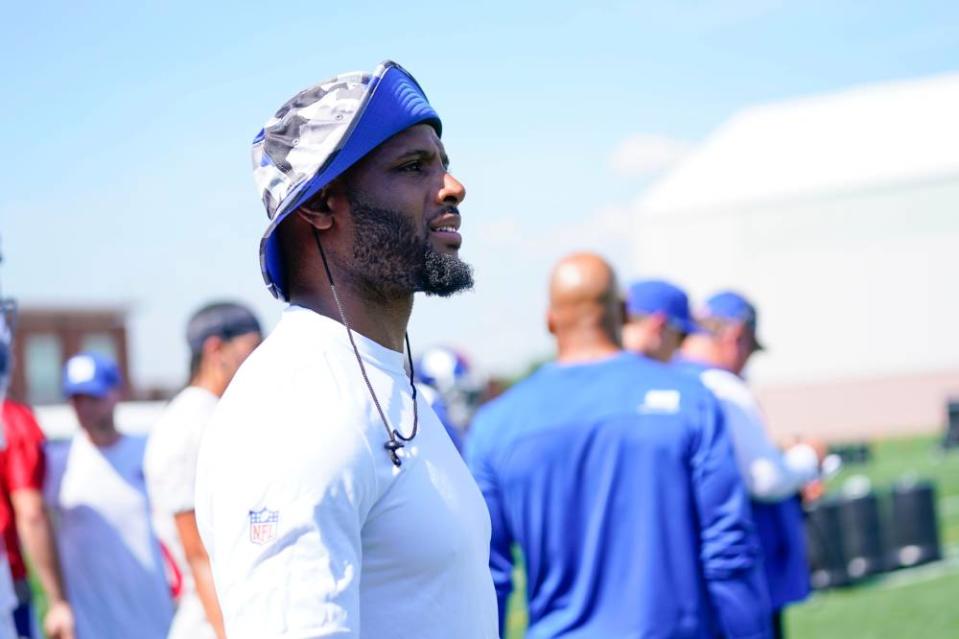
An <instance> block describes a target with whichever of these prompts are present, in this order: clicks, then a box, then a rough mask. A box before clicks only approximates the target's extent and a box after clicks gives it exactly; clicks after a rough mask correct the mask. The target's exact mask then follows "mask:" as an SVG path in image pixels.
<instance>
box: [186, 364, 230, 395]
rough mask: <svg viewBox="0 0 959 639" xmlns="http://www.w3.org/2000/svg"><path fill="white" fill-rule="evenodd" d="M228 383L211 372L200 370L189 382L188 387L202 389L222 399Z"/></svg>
mask: <svg viewBox="0 0 959 639" xmlns="http://www.w3.org/2000/svg"><path fill="white" fill-rule="evenodd" d="M227 384H228V382H226V381H225V380H224V379H223V375H219V374H214V373H213V372H211V371H206V370H203V369H202V368H201V369H200V372H199V374H198V375H197V376H196V377H194V378H193V379H191V380H190V386H195V387H196V388H202V389H203V390H205V391H207V392H209V393H212V394H213V395H216V396H217V397H222V396H223V393H224V391H226V387H227Z"/></svg>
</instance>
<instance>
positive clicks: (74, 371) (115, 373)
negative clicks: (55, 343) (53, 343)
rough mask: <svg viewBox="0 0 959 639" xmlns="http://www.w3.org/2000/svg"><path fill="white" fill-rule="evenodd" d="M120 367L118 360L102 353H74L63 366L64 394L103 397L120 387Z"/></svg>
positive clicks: (68, 395)
mask: <svg viewBox="0 0 959 639" xmlns="http://www.w3.org/2000/svg"><path fill="white" fill-rule="evenodd" d="M120 382H121V378H120V369H119V368H118V367H117V365H116V362H114V361H113V360H112V359H110V358H109V357H107V356H106V355H101V354H100V353H94V352H92V351H87V352H84V353H80V354H78V355H74V356H73V357H71V358H70V359H68V360H67V363H66V365H65V366H64V367H63V394H64V395H66V396H67V397H73V396H74V395H92V396H94V397H103V396H105V395H106V394H107V393H109V392H110V391H111V390H113V389H115V388H119V386H120Z"/></svg>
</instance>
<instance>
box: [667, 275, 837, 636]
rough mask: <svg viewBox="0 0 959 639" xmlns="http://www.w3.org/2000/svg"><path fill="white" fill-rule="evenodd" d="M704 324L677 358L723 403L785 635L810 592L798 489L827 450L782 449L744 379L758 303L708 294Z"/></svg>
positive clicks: (808, 446)
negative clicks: (789, 613) (785, 615)
mask: <svg viewBox="0 0 959 639" xmlns="http://www.w3.org/2000/svg"><path fill="white" fill-rule="evenodd" d="M699 323H700V324H701V325H702V327H703V328H704V329H705V330H704V331H703V332H698V333H692V334H690V335H689V336H688V337H687V338H686V340H685V341H684V342H683V346H682V350H681V352H680V356H679V357H678V358H677V359H676V360H675V363H676V366H678V367H682V368H685V369H687V370H688V371H690V372H692V373H695V374H697V375H699V377H700V379H701V380H702V382H703V383H704V384H705V385H706V387H707V388H709V389H710V390H711V391H712V392H713V394H715V395H716V398H717V399H719V402H720V405H721V406H722V409H723V414H724V417H725V418H726V426H727V428H728V429H729V434H730V437H731V438H732V441H733V449H734V452H735V455H736V463H737V465H738V466H739V471H740V473H741V474H742V477H743V480H744V481H745V483H746V488H747V489H748V490H749V493H750V497H751V498H752V501H753V519H754V522H755V524H756V531H757V533H758V536H759V541H760V545H761V546H762V549H763V556H764V564H765V568H766V581H767V583H768V585H769V591H770V592H769V595H770V602H771V603H772V607H773V629H774V636H775V637H777V638H778V637H781V636H782V633H783V630H782V615H781V612H782V609H783V608H784V607H785V606H786V605H788V604H790V603H793V602H796V601H801V600H803V599H805V598H806V596H807V595H808V594H809V568H808V563H807V560H806V547H805V538H804V534H803V516H802V510H801V506H800V503H799V498H798V493H799V492H800V491H801V490H802V489H803V487H804V486H806V485H807V484H809V483H811V482H813V481H815V480H816V479H817V478H818V477H819V474H820V463H821V462H822V459H823V456H824V454H825V450H824V448H823V447H822V445H821V444H819V443H818V442H812V441H810V442H801V443H798V444H795V445H793V446H791V447H790V448H788V449H787V450H785V451H780V449H779V448H778V447H777V446H776V445H775V444H774V443H773V441H772V439H771V438H770V436H769V432H768V430H767V428H766V423H765V418H764V417H763V414H762V411H761V410H760V408H759V404H758V402H757V401H756V399H755V397H754V395H753V393H752V391H751V390H750V389H749V387H748V386H747V385H746V382H745V380H744V379H743V377H742V372H743V369H745V367H746V364H747V362H748V361H749V358H750V357H751V356H752V355H753V354H754V353H755V352H756V351H759V350H762V345H761V344H760V342H759V339H758V338H757V336H756V327H757V313H756V308H755V307H754V306H753V305H752V303H750V302H749V300H747V299H746V298H745V297H743V296H742V295H741V294H739V293H736V292H733V291H723V292H720V293H717V294H715V295H713V296H711V297H709V298H708V299H707V301H706V304H705V306H704V307H703V309H702V311H701V312H700V313H699Z"/></svg>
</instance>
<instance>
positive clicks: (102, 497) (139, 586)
mask: <svg viewBox="0 0 959 639" xmlns="http://www.w3.org/2000/svg"><path fill="white" fill-rule="evenodd" d="M120 387H121V378H120V373H119V370H118V368H117V366H116V364H115V363H114V362H113V361H112V360H111V359H109V358H108V357H105V356H103V355H100V354H98V353H93V352H85V353H80V354H79V355H75V356H73V357H71V358H70V359H69V360H68V361H67V363H66V366H65V367H64V374H63V392H64V395H66V396H67V397H68V398H69V400H70V404H71V405H72V406H73V409H74V411H75V413H76V416H77V421H78V422H79V423H80V428H81V430H80V432H79V433H77V434H76V435H74V437H73V438H72V439H71V440H70V441H69V442H68V443H61V444H59V445H57V444H53V445H51V446H50V447H49V449H48V457H47V462H48V465H47V479H46V482H45V484H44V493H45V495H44V497H45V500H46V502H47V505H48V507H49V508H50V510H51V513H52V518H53V521H54V528H55V531H56V540H57V547H58V550H59V554H60V562H61V565H62V567H63V576H64V580H65V582H66V590H67V594H68V595H69V597H70V603H71V604H72V605H73V612H74V618H75V621H76V636H77V638H78V639H130V637H136V638H137V639H165V638H166V636H167V631H168V630H169V627H170V620H171V618H172V616H173V603H172V600H171V598H170V588H169V585H168V584H167V580H166V575H165V573H164V565H163V558H162V555H161V551H160V545H159V542H158V541H157V538H156V536H155V534H154V532H153V528H152V526H151V523H150V506H149V503H148V500H147V494H146V483H145V481H144V477H143V454H144V449H145V447H146V439H145V438H144V437H136V436H131V435H124V434H121V433H120V432H118V431H117V428H116V424H115V423H114V409H115V407H116V403H117V400H118V398H119V389H120Z"/></svg>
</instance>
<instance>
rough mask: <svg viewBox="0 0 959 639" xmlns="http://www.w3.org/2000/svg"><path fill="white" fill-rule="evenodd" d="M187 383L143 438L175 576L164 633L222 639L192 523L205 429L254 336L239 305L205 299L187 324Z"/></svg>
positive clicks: (182, 638)
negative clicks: (177, 581)
mask: <svg viewBox="0 0 959 639" xmlns="http://www.w3.org/2000/svg"><path fill="white" fill-rule="evenodd" d="M186 333H187V344H188V345H189V347H190V383H189V385H188V386H187V387H186V388H184V389H183V390H182V391H180V393H179V394H178V395H177V396H176V397H174V398H173V400H172V401H171V402H170V404H169V406H167V408H166V410H165V411H164V413H163V416H162V417H161V418H160V420H159V422H157V424H156V425H155V426H154V427H153V430H152V431H151V433H150V438H149V441H148V442H147V449H146V459H145V462H144V470H145V472H146V480H147V488H148V490H149V493H150V501H151V503H152V506H153V523H154V526H155V528H156V531H157V535H158V536H159V537H160V540H161V541H162V542H163V544H164V545H165V546H166V547H167V548H168V549H169V551H170V555H171V556H172V560H173V562H174V564H175V566H176V570H177V573H178V574H179V575H180V576H181V581H180V589H179V593H178V597H177V602H176V604H177V608H176V614H175V615H174V617H173V624H172V625H171V627H170V635H169V638H170V639H224V638H225V637H226V633H225V631H224V629H223V617H222V614H221V613H220V607H219V604H218V603H217V600H216V591H215V589H214V587H213V576H212V574H211V572H210V560H209V557H208V556H207V553H206V550H205V549H204V548H203V542H202V541H201V540H200V534H199V532H198V530H197V526H196V515H195V514H194V491H195V486H196V459H197V454H198V453H199V450H200V439H201V436H202V435H203V430H204V428H205V427H206V425H207V422H209V421H210V417H211V416H212V415H213V409H214V408H216V403H217V401H218V400H219V398H220V396H221V395H222V394H223V391H225V390H226V387H227V384H229V383H230V380H231V379H233V375H234V374H235V373H236V370H237V369H238V368H239V367H240V364H242V363H243V360H245V359H246V358H247V356H248V355H249V354H250V353H251V352H253V349H254V348H256V346H257V345H258V344H259V343H260V339H261V331H260V323H259V321H258V320H257V319H256V316H255V315H254V314H253V313H252V312H251V311H250V310H249V309H248V308H246V307H245V306H241V305H240V304H235V303H231V302H218V303H214V304H208V305H206V306H204V307H203V308H201V309H200V310H198V311H197V312H196V313H194V314H193V316H192V317H191V318H190V321H189V322H188V323H187V331H186Z"/></svg>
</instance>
